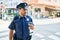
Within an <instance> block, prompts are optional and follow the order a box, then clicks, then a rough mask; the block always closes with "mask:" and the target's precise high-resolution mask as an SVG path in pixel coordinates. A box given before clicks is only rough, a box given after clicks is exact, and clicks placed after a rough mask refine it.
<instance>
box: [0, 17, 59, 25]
mask: <svg viewBox="0 0 60 40" xmlns="http://www.w3.org/2000/svg"><path fill="white" fill-rule="evenodd" d="M32 19H33V23H34V24H35V25H45V24H54V23H60V18H54V19H48V18H46V19H35V18H32ZM11 21H12V20H7V21H4V20H0V25H1V24H6V23H7V24H9V23H10V22H11Z"/></svg>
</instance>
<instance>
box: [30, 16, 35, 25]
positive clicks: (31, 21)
mask: <svg viewBox="0 0 60 40" xmlns="http://www.w3.org/2000/svg"><path fill="white" fill-rule="evenodd" d="M29 19H30V21H29V25H30V24H32V25H34V23H33V20H32V18H31V17H30V18H29Z"/></svg>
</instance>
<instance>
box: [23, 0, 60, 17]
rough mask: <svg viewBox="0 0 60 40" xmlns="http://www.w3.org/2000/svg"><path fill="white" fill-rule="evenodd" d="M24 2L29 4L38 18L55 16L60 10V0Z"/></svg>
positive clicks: (26, 0) (31, 0)
mask: <svg viewBox="0 0 60 40" xmlns="http://www.w3.org/2000/svg"><path fill="white" fill-rule="evenodd" d="M23 2H27V3H28V4H29V6H30V9H31V10H30V12H31V13H32V15H33V16H34V17H36V16H37V18H41V17H50V16H53V17H54V18H55V17H56V13H57V11H60V5H59V4H60V0H23ZM37 10H38V11H37ZM39 10H40V11H39ZM30 12H29V13H30Z"/></svg>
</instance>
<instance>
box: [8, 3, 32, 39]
mask: <svg viewBox="0 0 60 40" xmlns="http://www.w3.org/2000/svg"><path fill="white" fill-rule="evenodd" d="M22 4H23V6H24V4H25V3H22ZM22 4H21V5H20V6H22ZM18 6H19V5H18ZM30 23H31V24H32V25H33V22H32V18H31V17H30V16H27V15H26V16H24V17H21V16H20V15H19V16H16V17H14V19H13V21H12V22H11V24H10V25H9V29H11V30H15V34H16V38H17V40H28V38H29V36H30V35H29V34H30V30H29V24H30Z"/></svg>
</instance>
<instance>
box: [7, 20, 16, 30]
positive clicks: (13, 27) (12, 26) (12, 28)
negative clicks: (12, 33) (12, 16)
mask: <svg viewBox="0 0 60 40" xmlns="http://www.w3.org/2000/svg"><path fill="white" fill-rule="evenodd" d="M8 28H9V29H11V30H14V29H15V23H14V20H13V21H12V22H11V23H10V25H9V27H8Z"/></svg>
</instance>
